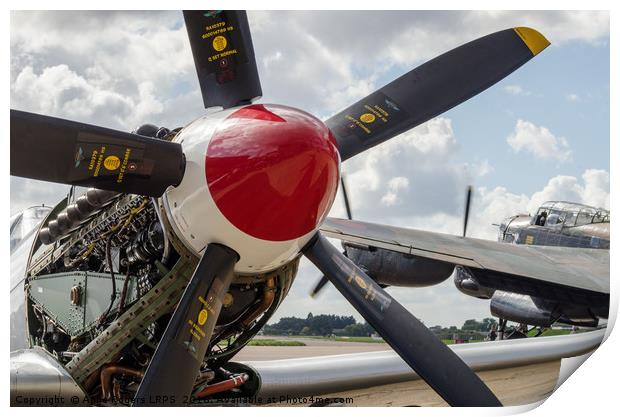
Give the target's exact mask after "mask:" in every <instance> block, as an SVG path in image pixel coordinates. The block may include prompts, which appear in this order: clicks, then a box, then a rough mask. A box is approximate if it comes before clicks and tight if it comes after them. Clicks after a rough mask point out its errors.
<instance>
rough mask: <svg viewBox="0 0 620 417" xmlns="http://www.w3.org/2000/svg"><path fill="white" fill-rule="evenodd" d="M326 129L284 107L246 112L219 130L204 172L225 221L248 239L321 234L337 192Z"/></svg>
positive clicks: (332, 151)
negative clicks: (321, 228) (248, 236)
mask: <svg viewBox="0 0 620 417" xmlns="http://www.w3.org/2000/svg"><path fill="white" fill-rule="evenodd" d="M338 164H339V157H338V152H337V150H336V141H335V139H334V137H333V135H332V133H331V132H330V131H329V129H328V128H327V127H326V126H325V125H324V124H323V122H321V121H320V120H318V119H316V118H315V117H313V116H311V115H309V114H308V113H305V112H302V111H300V110H297V109H293V108H291V107H286V106H275V105H270V106H269V107H268V108H267V107H265V106H263V105H250V106H247V107H243V108H241V109H239V110H237V111H235V112H234V113H232V114H231V115H230V116H228V118H227V119H226V120H225V121H224V123H222V125H221V127H220V128H219V129H217V130H216V131H215V133H214V134H213V137H212V138H211V141H210V142H209V147H208V149H207V155H206V161H205V172H206V178H207V184H208V186H209V191H210V192H211V196H212V197H213V200H214V201H215V204H216V205H217V207H218V208H219V209H220V210H221V212H222V214H224V216H225V217H226V218H227V219H228V220H229V221H230V222H231V223H232V224H234V225H235V226H236V227H238V228H239V229H240V230H242V231H244V232H245V233H247V234H249V235H250V236H253V237H256V238H258V239H263V240H270V241H285V240H291V239H296V238H299V237H301V236H304V235H305V234H307V233H309V232H312V231H313V230H315V229H316V227H317V225H319V224H320V223H321V222H322V221H323V219H324V218H325V216H326V215H327V212H328V210H329V208H330V207H331V205H332V203H333V201H334V197H335V195H336V191H337V189H338V178H339V176H338Z"/></svg>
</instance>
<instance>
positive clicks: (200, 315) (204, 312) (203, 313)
mask: <svg viewBox="0 0 620 417" xmlns="http://www.w3.org/2000/svg"><path fill="white" fill-rule="evenodd" d="M207 317H209V313H208V312H207V310H205V309H204V308H203V309H202V310H200V313H198V324H199V325H201V326H202V325H204V324H205V323H206V322H207Z"/></svg>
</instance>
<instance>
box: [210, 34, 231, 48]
mask: <svg viewBox="0 0 620 417" xmlns="http://www.w3.org/2000/svg"><path fill="white" fill-rule="evenodd" d="M226 45H228V41H227V40H226V38H225V37H223V36H221V35H220V36H216V37H215V38H213V49H215V50H216V51H217V52H221V51H223V50H224V49H226Z"/></svg>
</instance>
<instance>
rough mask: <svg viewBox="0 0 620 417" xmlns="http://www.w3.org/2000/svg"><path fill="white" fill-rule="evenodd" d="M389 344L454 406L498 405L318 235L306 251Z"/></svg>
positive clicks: (431, 336)
mask: <svg viewBox="0 0 620 417" xmlns="http://www.w3.org/2000/svg"><path fill="white" fill-rule="evenodd" d="M304 255H306V256H307V257H308V259H310V261H312V263H314V264H315V265H316V266H317V267H318V268H319V269H320V270H321V271H322V272H323V273H324V274H325V276H326V277H328V279H329V280H330V281H331V282H332V284H334V286H336V288H337V289H338V291H340V292H341V293H342V295H344V296H345V298H346V299H347V300H348V301H349V302H350V303H351V305H353V307H354V308H355V309H356V310H357V311H358V312H359V313H360V314H361V315H362V317H364V318H365V319H366V321H367V322H368V323H369V324H370V325H371V326H372V327H373V328H374V329H375V330H376V331H377V332H378V333H379V334H380V335H381V336H382V337H383V338H384V339H385V340H386V341H387V342H388V343H389V345H390V346H391V347H392V348H393V349H394V350H395V351H396V352H397V353H398V354H399V355H400V356H401V357H402V358H403V359H404V360H405V362H407V363H408V364H409V366H411V368H413V370H414V371H416V373H417V374H418V375H419V376H420V377H421V378H423V379H424V380H425V381H426V382H427V383H428V384H429V385H430V386H431V387H432V388H433V389H434V390H435V391H436V392H437V393H438V394H439V395H440V396H441V397H442V398H443V399H444V400H445V401H446V402H447V403H448V404H450V405H452V406H472V407H474V406H501V403H500V402H499V400H498V399H497V398H496V397H495V395H494V394H493V393H492V392H491V390H490V389H489V388H488V387H487V386H486V385H485V384H484V383H483V382H482V381H481V380H480V378H478V376H477V375H476V374H475V373H474V372H473V371H472V370H471V369H470V368H469V367H468V366H467V365H466V364H465V363H464V362H463V361H462V360H461V359H460V358H459V357H458V356H457V355H456V354H455V353H454V352H452V350H451V349H450V348H448V347H447V346H446V345H445V344H443V343H442V342H441V341H440V340H439V339H438V338H437V337H436V336H435V335H434V334H433V333H432V332H431V331H430V330H429V329H428V328H426V327H425V326H424V324H422V322H420V321H419V320H418V319H417V318H415V317H414V316H413V315H412V314H411V313H409V312H408V311H407V310H406V309H405V308H404V307H403V306H402V305H400V304H399V303H398V302H397V301H396V300H395V299H393V298H392V296H391V295H389V294H388V293H387V292H385V291H384V290H383V289H382V288H381V287H380V286H379V285H377V284H376V283H375V282H374V281H373V280H372V279H371V278H370V277H369V276H368V275H366V274H365V273H364V272H363V271H362V270H361V269H359V268H358V267H357V266H356V265H355V264H354V263H353V262H351V260H350V259H349V258H347V257H346V256H344V255H342V254H341V253H340V252H339V251H338V250H337V249H336V248H335V247H334V246H332V245H331V244H330V243H329V242H328V241H327V239H325V238H324V237H323V236H322V235H321V234H320V233H319V234H317V237H316V238H315V240H314V241H313V242H311V244H310V245H309V246H308V247H306V249H305V250H304Z"/></svg>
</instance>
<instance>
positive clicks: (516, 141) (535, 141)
mask: <svg viewBox="0 0 620 417" xmlns="http://www.w3.org/2000/svg"><path fill="white" fill-rule="evenodd" d="M507 142H508V145H510V147H511V148H512V149H513V150H514V151H515V152H520V151H522V150H523V151H528V152H530V153H531V154H533V155H534V156H535V157H536V158H539V159H546V160H556V161H559V162H567V161H570V160H571V159H572V157H571V154H572V151H571V149H570V146H569V145H568V141H567V140H566V139H565V138H563V137H557V136H555V135H554V134H553V133H551V131H550V130H549V129H547V128H546V127H544V126H536V125H535V124H534V123H532V122H528V121H526V120H521V119H519V120H517V125H516V126H515V129H514V132H513V133H512V134H511V135H510V136H508V139H507Z"/></svg>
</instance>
